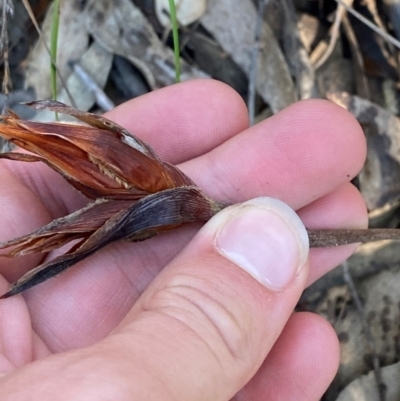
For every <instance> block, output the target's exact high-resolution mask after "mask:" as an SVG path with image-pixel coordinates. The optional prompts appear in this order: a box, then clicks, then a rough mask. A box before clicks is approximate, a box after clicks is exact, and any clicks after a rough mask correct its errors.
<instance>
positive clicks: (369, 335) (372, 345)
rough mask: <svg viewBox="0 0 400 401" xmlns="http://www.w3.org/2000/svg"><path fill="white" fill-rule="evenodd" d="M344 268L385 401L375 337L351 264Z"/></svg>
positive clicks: (379, 391) (383, 383) (380, 394)
mask: <svg viewBox="0 0 400 401" xmlns="http://www.w3.org/2000/svg"><path fill="white" fill-rule="evenodd" d="M342 268H343V278H344V281H345V282H346V284H347V287H348V288H349V290H350V293H351V296H352V297H353V299H354V303H355V304H356V307H357V310H358V312H359V314H360V318H361V323H362V326H363V331H364V334H365V338H366V340H367V343H368V347H369V348H370V351H371V354H372V363H373V367H374V375H375V380H376V384H377V386H378V394H379V401H385V399H386V390H387V388H386V384H385V382H384V381H383V377H382V372H381V368H380V363H379V358H378V355H377V352H376V346H375V341H374V337H373V335H372V333H371V331H370V329H369V326H368V322H367V319H366V318H365V312H364V307H363V304H362V302H361V299H360V297H359V296H358V292H357V289H356V286H355V285H354V281H353V278H352V277H351V274H350V270H349V264H348V263H347V262H346V261H345V262H343V263H342Z"/></svg>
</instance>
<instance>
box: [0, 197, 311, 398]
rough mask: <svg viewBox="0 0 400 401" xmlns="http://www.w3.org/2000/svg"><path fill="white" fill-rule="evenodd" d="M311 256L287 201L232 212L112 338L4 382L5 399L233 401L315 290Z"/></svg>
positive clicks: (166, 274)
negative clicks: (308, 290)
mask: <svg viewBox="0 0 400 401" xmlns="http://www.w3.org/2000/svg"><path fill="white" fill-rule="evenodd" d="M307 255H308V237H307V233H306V231H305V228H304V226H303V224H302V223H301V221H300V219H299V217H298V216H297V215H296V213H294V212H293V211H292V210H291V209H290V208H289V207H288V206H286V205H285V204H283V203H282V202H280V201H277V200H273V199H270V198H258V199H255V200H252V201H249V202H246V203H243V204H241V205H235V206H231V207H229V208H227V209H225V210H223V211H222V212H220V213H218V215H216V216H215V217H213V218H212V219H211V220H210V221H209V222H208V223H207V224H206V225H205V226H204V227H203V228H202V229H201V230H200V231H199V232H198V234H197V235H196V236H195V237H194V238H193V240H192V241H191V242H190V243H189V245H188V246H187V247H186V248H185V249H184V250H183V251H182V252H181V253H180V254H179V255H178V256H177V257H176V258H175V259H174V260H173V261H172V262H171V263H170V264H169V265H168V266H167V267H166V268H165V269H164V270H163V271H162V272H161V273H160V275H159V276H158V277H157V278H156V279H155V280H154V281H153V283H152V284H151V285H150V286H149V288H148V289H147V290H146V291H145V293H144V294H143V295H142V296H141V298H140V299H139V301H138V302H137V303H136V304H135V306H134V307H133V309H132V310H131V311H130V313H129V314H128V315H127V316H126V318H125V319H124V321H123V322H122V323H121V325H120V326H119V327H118V328H117V329H116V330H115V331H114V332H113V333H112V334H111V335H109V336H108V337H107V338H105V339H104V340H102V341H100V342H98V343H96V344H94V345H92V346H90V347H87V348H83V349H77V350H73V351H69V352H66V353H62V354H58V355H53V356H51V357H48V358H45V359H42V360H39V361H37V362H35V363H32V364H29V365H26V366H25V367H24V368H22V369H18V370H16V371H14V372H13V374H10V375H8V376H5V377H3V378H2V379H1V384H2V394H3V395H4V397H3V396H2V397H3V398H4V400H11V399H12V400H16V399H18V400H19V399H21V400H22V399H31V400H39V399H40V400H42V401H47V400H54V399H56V400H57V401H67V400H75V399H80V400H83V399H85V400H87V401H91V400H93V401H94V400H96V401H102V400H132V399H135V400H149V401H152V400H157V401H158V400H165V401H168V400H171V401H172V400H185V401H195V400H199V401H200V400H201V401H207V400H210V401H218V400H227V399H229V398H231V397H232V396H233V395H234V394H236V393H237V392H238V391H239V390H240V389H241V388H242V387H243V386H244V385H245V384H246V383H247V382H248V381H249V380H250V379H251V377H252V376H253V375H254V374H255V372H256V371H257V370H258V369H259V367H260V366H261V364H262V362H263V360H264V359H265V357H266V356H267V354H268V352H269V351H270V349H271V348H272V346H273V345H274V343H275V341H276V340H277V338H278V336H279V334H280V333H281V331H282V329H283V327H284V326H285V323H286V321H287V320H288V319H289V317H290V315H291V313H292V311H293V309H294V307H295V305H296V303H297V301H298V299H299V297H300V295H301V292H302V290H303V288H304V286H305V283H306V278H307V270H308V269H307V262H306V261H307ZM111 301H112V300H110V302H111ZM54 372H58V374H56V375H54ZM49 377H51V378H52V379H51V380H49ZM32 378H34V380H32ZM24 383H25V384H24ZM28 383H29V384H28ZM24 397H25V398H24ZM3 398H2V399H3Z"/></svg>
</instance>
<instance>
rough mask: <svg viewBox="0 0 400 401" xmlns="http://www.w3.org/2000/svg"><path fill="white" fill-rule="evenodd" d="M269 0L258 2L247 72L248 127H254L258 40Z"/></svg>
mask: <svg viewBox="0 0 400 401" xmlns="http://www.w3.org/2000/svg"><path fill="white" fill-rule="evenodd" d="M268 1H269V0H259V1H258V15H257V22H256V30H255V33H254V45H253V51H252V54H251V62H250V71H249V93H248V100H247V107H248V109H249V119H250V126H252V125H254V117H255V102H256V81H257V65H258V56H259V53H260V52H259V50H260V46H261V44H260V38H261V32H262V25H263V20H264V18H263V17H264V11H265V7H266V5H267V3H268Z"/></svg>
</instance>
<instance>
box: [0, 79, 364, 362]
mask: <svg viewBox="0 0 400 401" xmlns="http://www.w3.org/2000/svg"><path fill="white" fill-rule="evenodd" d="M213 85H217V84H215V83H214V84H213ZM217 86H218V85H217ZM188 87H190V86H189V85H188ZM177 88H178V87H177ZM192 88H194V89H195V90H196V92H195V93H192V89H189V90H183V89H182V88H181V89H180V90H179V89H170V90H169V91H168V90H167V91H165V92H163V91H161V92H158V93H155V94H150V95H149V96H148V97H144V98H141V99H137V100H134V101H132V102H129V103H127V104H125V105H123V106H121V107H120V108H118V109H116V110H114V111H113V112H112V113H109V115H108V117H109V118H110V119H115V120H116V121H117V122H118V123H119V124H121V125H123V126H125V127H126V128H128V130H131V131H132V132H134V133H135V134H137V135H138V136H139V137H141V139H143V140H145V141H147V142H148V143H149V144H150V145H152V146H153V148H154V149H155V150H156V152H158V154H159V155H160V157H161V158H162V159H163V160H166V161H169V162H171V163H173V164H177V165H178V166H179V167H180V168H182V170H183V171H184V172H185V173H187V174H188V176H189V177H191V178H192V179H193V180H194V181H195V182H196V184H198V185H199V187H201V188H202V189H203V190H204V191H205V192H206V193H207V194H208V195H210V196H211V197H212V198H214V199H217V200H222V201H225V202H230V203H234V202H240V201H243V200H247V199H250V198H253V197H256V196H261V195H268V196H272V197H277V198H280V199H281V200H283V201H285V202H286V203H288V204H289V205H290V206H292V207H293V208H294V209H295V210H298V211H299V214H300V215H301V217H302V218H303V220H304V221H305V224H306V226H309V227H313V226H314V227H319V228H321V227H324V226H326V227H340V226H345V225H346V224H348V221H349V220H350V221H357V219H358V220H359V221H360V220H363V219H364V218H365V210H364V206H363V204H362V201H361V200H360V198H359V195H358V193H357V192H356V191H355V190H354V189H353V188H352V186H351V184H349V183H348V180H349V177H353V176H354V175H355V174H356V173H357V172H358V170H359V168H360V166H361V164H362V161H363V157H364V152H365V148H364V145H362V142H361V140H360V138H361V136H360V135H361V134H360V132H358V131H356V132H354V133H352V134H354V135H348V136H347V137H346V138H345V139H344V136H345V135H346V134H343V133H341V135H336V133H335V132H333V131H332V132H329V129H330V123H329V121H327V120H329V117H328V118H326V117H322V115H323V113H324V111H323V109H324V108H325V109H327V110H328V109H329V110H330V113H331V116H333V120H335V118H337V117H336V116H335V115H334V112H332V110H333V109H334V110H336V109H335V108H333V107H332V106H331V105H329V104H328V103H318V102H313V103H309V105H308V106H307V105H305V104H303V105H297V106H294V108H292V109H291V111H289V110H288V111H286V112H284V113H282V114H280V115H278V116H276V117H274V118H272V119H270V120H268V121H265V122H263V123H261V124H259V125H257V126H255V127H253V128H250V129H248V130H246V128H247V117H246V110H245V108H244V107H243V105H242V103H241V101H240V100H239V99H238V98H237V97H235V96H234V95H233V93H232V92H230V91H229V90H227V89H226V88H224V89H223V90H224V91H225V92H226V93H225V96H226V99H227V100H226V107H225V110H222V108H221V107H213V105H212V103H213V99H210V98H209V92H208V88H207V85H206V86H205V89H204V90H202V86H201V85H200V84H198V83H197V85H196V84H193V86H192ZM219 90H220V91H221V92H222V89H221V88H219ZM193 99H194V101H193ZM192 101H193V102H192ZM215 103H216V104H217V103H218V104H220V103H221V100H220V99H218V98H216V100H215ZM315 107H317V108H318V107H319V108H320V109H321V112H320V117H318V116H317V115H315V118H314V120H313V121H312V120H311V119H309V116H308V115H307V113H308V111H310V110H312V108H315ZM229 110H232V113H231V114H229V115H227V114H226V113H227V112H228V111H229ZM290 113H291V115H292V116H293V115H294V116H296V118H291V119H290V118H289V119H287V117H289V115H290ZM337 113H343V112H339V111H338V110H337ZM341 117H342V118H343V116H342V115H341ZM318 118H319V120H318ZM348 118H349V117H348ZM286 119H287V120H286ZM324 120H325V121H324ZM286 121H287V122H286ZM336 128H337V126H335V125H334V124H333V128H332V129H336ZM355 130H357V128H355ZM343 143H346V144H347V145H348V146H347V147H345V148H343ZM360 143H361V146H360V145H359V144H360ZM354 144H356V145H357V147H358V149H356V152H354V146H353V145H354ZM338 148H341V151H340V153H337V154H336V155H335V150H338ZM332 150H333V151H332ZM0 181H1V185H0V196H1V197H2V199H3V201H2V208H1V209H0V221H1V223H2V227H4V228H3V230H2V231H1V233H0V235H1V238H0V240H7V239H10V238H12V237H15V236H17V235H22V234H26V233H27V232H29V231H31V230H33V229H36V228H37V227H39V226H41V225H44V224H46V223H48V222H49V221H51V220H52V219H53V218H55V217H59V216H61V215H65V214H66V213H68V212H71V211H72V210H76V209H77V208H78V207H80V206H82V204H84V202H85V200H84V199H83V197H82V196H81V195H79V194H78V193H77V192H76V191H75V190H73V189H72V188H71V187H70V186H69V185H68V184H67V183H66V182H65V181H64V180H63V179H62V178H61V177H59V176H58V175H57V174H55V173H54V172H52V171H51V170H49V169H48V168H47V167H45V166H41V165H39V164H31V165H26V164H23V163H15V162H14V163H13V162H3V161H2V162H1V163H0ZM343 200H345V202H343ZM332 205H333V208H336V209H335V211H337V213H336V214H335V216H336V217H334V218H330V217H327V215H326V214H325V212H324V210H325V208H332ZM330 216H332V214H330ZM349 216H352V217H351V218H350V217H349ZM197 228H198V227H195V226H191V227H189V226H187V227H182V228H180V229H178V230H175V231H173V232H170V233H168V234H163V235H161V236H159V237H156V238H153V239H151V240H148V241H146V242H142V243H123V242H120V243H115V244H111V245H109V246H107V247H106V248H104V249H102V250H101V251H99V252H98V253H96V254H95V255H93V256H91V257H90V258H88V259H87V260H85V261H83V262H81V263H79V265H77V266H74V267H73V268H71V269H70V270H68V271H67V272H65V273H63V274H62V275H60V276H58V277H56V278H55V279H52V280H50V281H48V282H46V283H44V284H42V285H40V286H38V287H35V288H33V289H32V290H30V291H28V292H27V293H26V294H25V295H24V298H22V297H21V296H17V297H13V298H10V299H7V300H3V301H1V302H0V324H1V327H2V330H1V334H0V336H2V340H0V344H3V349H2V351H1V352H2V353H3V358H1V359H0V370H1V369H2V368H3V369H4V370H8V369H9V368H8V364H9V363H11V364H14V365H15V366H20V365H22V364H24V363H26V362H28V361H30V360H32V359H36V358H41V357H43V356H45V355H48V354H50V353H53V352H61V351H65V350H68V349H71V348H76V347H81V346H85V345H88V344H91V343H93V342H95V341H96V340H99V339H101V338H103V337H104V336H106V335H107V334H108V333H109V332H110V331H112V330H113V329H114V328H115V327H116V326H117V325H118V324H119V323H120V322H121V320H122V319H123V317H124V316H125V315H126V314H127V312H128V311H129V310H130V308H131V307H132V305H133V304H134V303H135V301H136V300H137V299H138V297H139V296H140V294H141V292H142V291H143V290H144V288H146V286H147V285H148V283H149V282H150V281H151V280H152V279H153V278H154V277H155V276H156V275H157V273H158V272H159V271H160V270H161V269H162V268H163V267H164V266H165V265H166V264H167V263H168V262H169V261H170V260H171V259H172V258H173V257H174V256H175V255H176V254H177V253H178V252H179V251H180V250H181V249H182V248H183V247H184V246H185V244H186V243H187V242H189V241H190V238H191V237H192V236H193V235H194V233H195V232H196V229H197ZM353 249H354V248H353V247H351V246H350V247H341V248H340V249H336V250H315V251H312V254H311V275H310V278H309V281H310V282H312V281H314V280H315V279H316V278H317V277H319V276H320V275H322V274H323V273H325V272H326V271H328V270H329V269H331V268H332V267H334V266H335V265H337V264H338V263H339V262H340V261H341V260H342V259H344V258H345V257H347V256H348V255H349V254H350V253H351V252H352V250H353ZM42 256H43V255H30V256H27V257H23V258H19V259H4V258H0V273H1V274H3V276H4V277H5V278H6V279H7V280H8V281H14V280H15V279H16V278H18V277H20V276H21V275H22V274H23V273H24V272H26V271H27V270H29V269H31V268H33V267H35V266H36V265H37V264H38V263H39V262H40V261H41V258H42ZM50 256H51V255H48V256H47V257H50ZM7 289H8V284H7V283H6V282H5V280H3V281H2V282H1V285H0V290H1V291H0V292H4V291H6V290H7ZM32 333H33V335H32ZM2 364H3V365H4V366H2Z"/></svg>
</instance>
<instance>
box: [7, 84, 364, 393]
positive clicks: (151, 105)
mask: <svg viewBox="0 0 400 401" xmlns="http://www.w3.org/2000/svg"><path fill="white" fill-rule="evenodd" d="M107 117H109V118H110V119H113V120H115V121H116V122H117V123H119V124H121V125H123V126H125V127H126V128H128V130H130V131H131V132H133V133H135V134H137V135H138V136H139V137H140V138H142V139H144V140H145V141H146V142H148V143H149V144H150V145H152V146H153V148H154V149H155V150H156V152H157V153H158V154H159V156H160V157H161V159H163V160H165V161H169V162H171V163H173V164H177V165H178V166H179V168H181V169H182V170H183V171H184V172H185V173H186V174H188V175H189V176H190V177H191V178H192V179H193V180H194V181H195V182H196V183H197V184H198V185H199V187H200V188H202V189H203V190H204V192H205V193H206V194H207V195H209V196H211V197H212V198H213V199H216V200H220V201H223V202H227V203H237V202H244V201H246V200H248V199H251V198H256V197H260V196H270V197H274V198H279V199H281V200H283V201H284V202H286V203H287V204H288V205H290V206H291V207H292V208H293V209H294V210H296V211H297V213H298V214H299V216H300V217H301V218H302V220H303V222H304V224H305V225H306V226H307V227H309V228H314V227H315V228H340V227H363V226H365V225H366V222H367V217H366V211H365V206H364V203H363V201H362V199H361V196H360V195H359V193H358V192H357V191H356V190H355V188H354V187H353V186H352V185H351V184H350V183H349V180H351V178H352V177H354V176H355V175H356V174H357V172H358V171H359V169H360V168H361V166H362V163H363V161H364V157H365V151H366V149H365V141H364V136H363V133H362V132H361V129H360V127H359V126H358V124H357V123H356V122H355V120H354V119H353V118H352V117H351V116H350V115H349V114H348V113H347V112H346V111H344V110H342V109H340V108H339V107H337V106H335V105H333V104H331V103H328V102H326V101H317V100H315V101H314V100H312V101H307V102H301V103H298V104H296V105H293V106H292V107H290V108H288V109H287V110H285V111H283V112H282V113H280V114H278V115H276V116H274V117H272V118H270V119H268V120H267V121H264V122H262V123H261V124H258V125H257V126H254V127H252V128H247V124H248V121H247V110H246V108H245V105H244V104H243V102H242V100H241V99H240V98H239V97H238V95H237V94H236V93H234V92H233V91H232V90H231V89H230V88H228V87H227V86H225V85H223V84H220V83H218V82H214V81H195V82H190V83H185V84H180V85H175V86H172V87H169V88H166V89H163V90H160V91H157V92H154V93H151V94H148V95H146V96H144V97H141V98H138V99H135V100H132V101H130V102H128V103H126V104H124V105H121V106H120V107H118V108H116V109H115V110H113V111H112V112H110V113H108V115H107ZM0 197H1V199H2V208H1V209H0V222H1V224H2V227H3V228H2V231H1V233H0V236H1V238H0V240H7V239H10V238H13V237H15V236H18V235H22V234H26V233H27V232H30V231H32V230H33V229H36V228H38V227H40V226H42V225H44V224H46V223H48V222H49V221H51V220H52V219H54V218H56V217H60V216H62V215H65V214H68V213H69V212H71V211H73V210H76V209H77V208H80V207H82V206H83V205H84V204H85V202H87V201H86V200H85V199H84V198H83V197H82V196H80V195H79V194H78V193H77V192H76V191H74V190H73V189H72V188H71V187H70V186H69V185H68V184H67V183H66V182H65V181H64V180H63V179H62V178H61V177H60V176H58V175H57V174H56V173H54V172H53V171H51V170H49V169H48V168H47V167H46V166H43V165H39V164H37V163H35V164H24V163H16V162H10V161H1V162H0ZM254 202H255V203H256V204H258V205H259V203H260V202H262V201H260V200H256V201H254ZM254 202H253V204H254ZM257 202H258V203H257ZM271 207H273V208H275V206H274V204H272V206H271ZM238 210H239V212H238ZM274 210H275V209H274ZM274 213H278V216H279V215H280V213H281V212H280V211H277V212H274ZM233 215H235V216H236V219H237V218H238V217H239V218H240V219H241V218H245V219H246V222H247V223H248V224H247V227H248V229H246V230H243V229H241V230H237V226H234V227H233V228H232V225H230V224H229V223H227V222H230V223H232V221H236V222H237V220H235V219H234V220H232V218H233V217H232V216H233ZM243 216H244V217H243ZM246 216H247V218H246ZM272 216H274V214H273V215H272ZM248 218H249V219H248ZM283 218H284V219H290V220H289V223H288V224H289V226H290V227H291V228H290V229H289V230H287V229H285V227H286V226H285V225H284V226H283V228H282V229H281V230H280V231H279V230H278V231H277V229H275V228H274V229H273V228H272V227H273V221H272V220H273V217H271V213H269V214H268V213H267V212H265V206H262V205H261V206H253V207H247V208H243V207H241V206H234V207H233V208H231V209H228V210H224V211H222V212H221V213H220V214H218V215H217V216H216V217H214V218H213V219H212V220H211V221H210V222H209V223H207V224H206V225H205V226H204V227H203V228H202V229H201V230H200V231H197V230H198V226H197V227H194V226H186V227H182V228H180V229H177V230H175V231H172V232H170V233H168V234H163V235H160V236H159V237H156V238H154V239H151V240H148V241H146V242H143V243H135V244H130V243H123V242H120V243H115V244H112V245H109V246H107V247H106V248H104V249H102V250H101V251H99V252H98V253H96V254H95V255H93V256H92V257H90V258H88V259H87V260H85V261H83V262H81V263H80V264H79V266H74V267H73V268H71V269H70V270H69V271H67V272H65V273H63V274H62V275H60V276H58V277H56V278H54V279H52V280H50V281H48V282H46V283H44V284H42V285H40V286H38V287H35V288H33V289H32V290H30V291H28V292H26V293H25V294H24V296H23V297H22V296H15V297H12V298H9V299H5V300H1V301H0V327H1V328H0V344H1V346H0V352H1V354H0V372H3V376H2V377H1V378H0V389H1V399H2V401H3V400H4V401H8V400H13V401H14V400H28V399H29V400H32V401H35V400H41V401H47V400H52V401H54V400H60V401H61V400H83V399H84V400H96V401H101V400H131V399H147V400H152V399H157V400H159V399H163V400H169V399H171V400H180V399H185V400H187V401H192V400H213V401H216V400H227V399H229V398H231V397H235V399H237V400H249V401H250V400H251V401H257V400H259V399H260V400H261V399H270V398H271V399H274V400H280V399H282V400H288V399H296V400H300V401H301V400H307V401H309V400H314V399H315V400H317V399H319V398H320V397H321V395H322V394H323V392H324V391H325V389H326V387H327V386H328V384H329V382H330V381H331V380H332V378H333V375H334V374H335V372H336V368H337V363H338V343H337V339H336V336H335V333H334V332H333V330H332V328H331V327H330V326H329V325H328V324H327V323H326V322H324V321H323V320H322V319H321V318H319V317H318V316H315V315H312V314H308V313H296V314H292V312H293V308H294V306H295V305H296V302H297V300H298V299H299V297H300V295H301V292H302V290H303V289H304V288H305V286H307V285H309V284H310V283H311V282H313V281H315V280H316V279H317V278H318V277H320V276H321V275H323V274H324V273H326V272H327V271H329V270H330V269H331V268H333V267H334V266H336V265H337V264H338V263H340V261H342V260H343V259H344V258H346V257H348V256H349V255H350V254H351V252H352V251H353V250H354V245H349V246H346V247H340V248H335V249H312V250H311V251H310V254H309V258H308V261H307V262H306V263H305V264H304V266H302V267H301V268H300V269H298V268H299V265H300V264H303V263H302V262H301V259H302V257H305V256H306V254H307V246H306V244H305V243H304V240H303V239H302V237H301V227H300V228H296V225H298V220H297V218H296V217H294V218H293V217H290V213H289V216H288V214H287V212H285V211H284V212H283ZM279 220H280V219H279V218H277V221H279ZM242 223H243V221H242ZM226 224H227V225H226ZM224 225H225V229H223V228H221V227H222V226H224ZM226 227H227V228H226ZM264 227H271V229H272V231H274V230H275V232H277V233H279V236H280V237H281V240H282V241H284V242H285V250H284V251H283V252H282V251H279V247H277V248H276V249H275V257H276V260H277V262H276V265H275V264H272V265H270V266H271V269H267V270H268V271H265V270H264V275H267V274H269V276H268V277H269V278H270V280H274V277H275V280H277V281H275V283H277V286H279V285H281V286H282V285H283V286H284V288H283V289H276V288H275V289H274V288H271V286H269V285H268V284H267V285H265V281H263V280H262V279H261V280H256V279H254V278H253V276H251V275H249V274H248V273H247V272H246V271H244V270H243V269H241V268H240V267H238V266H237V265H236V264H235V263H233V262H232V259H233V258H235V257H234V256H232V255H233V251H232V250H231V248H230V247H231V246H233V245H232V244H235V245H236V246H238V245H239V247H241V248H242V249H241V251H243V252H244V251H246V250H249V249H250V250H252V249H253V248H252V247H254V246H255V245H256V244H255V243H256V241H258V240H260V241H261V243H264V242H266V241H265V239H264V242H263V238H264V237H263V235H267V234H268V232H265V230H264ZM235 228H236V230H235ZM292 230H293V232H294V233H296V234H297V235H298V241H296V240H294V239H293V236H292V234H291V233H290V231H292ZM238 231H239V232H238ZM260 231H261V232H260ZM262 231H264V234H263V233H262ZM266 231H268V230H266ZM285 231H286V232H285ZM234 232H235V233H236V234H239V239H238V240H232V238H231V237H230V235H231V234H232V233H234ZM229 237H230V239H229ZM249 238H250V239H249ZM246 241H248V242H246ZM275 241H276V239H275V240H274V239H272V238H271V240H270V241H269V242H268V246H267V244H266V245H265V249H268V248H271V247H273V246H274V245H275V244H276V242H275ZM243 244H248V245H246V246H244V247H243V246H242V245H243ZM243 248H244V249H243ZM260 248H261V247H260ZM227 253H228V254H229V255H228V256H229V258H230V259H231V260H229V259H228V258H226V257H224V254H225V255H226V254H227ZM252 254H255V253H254V251H252ZM41 256H42V255H29V256H26V257H23V258H17V259H4V258H0V273H1V274H2V275H3V276H4V278H5V279H2V280H1V281H0V293H3V292H5V291H6V290H7V289H8V286H9V284H8V283H7V282H6V279H7V280H8V281H14V280H15V279H17V278H18V277H20V276H21V275H22V274H23V273H25V272H26V271H27V270H30V269H31V268H33V267H35V266H36V265H37V264H38V263H40V262H41ZM53 256H54V253H53V254H52V255H51V257H53ZM46 257H50V256H46ZM303 261H304V260H303ZM275 267H276V268H275ZM291 271H292V273H290V272H291ZM277 272H278V273H279V272H280V274H278V275H276V273H277ZM260 281H261V282H263V283H261V282H260ZM235 394H236V395H235Z"/></svg>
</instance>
